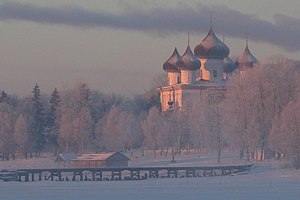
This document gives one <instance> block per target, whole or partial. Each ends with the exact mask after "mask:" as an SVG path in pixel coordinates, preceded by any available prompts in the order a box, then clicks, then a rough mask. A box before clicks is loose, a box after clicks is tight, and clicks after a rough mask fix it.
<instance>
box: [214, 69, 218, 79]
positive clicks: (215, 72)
mask: <svg viewBox="0 0 300 200" xmlns="http://www.w3.org/2000/svg"><path fill="white" fill-rule="evenodd" d="M217 76H218V74H217V70H214V71H213V77H214V78H217Z"/></svg>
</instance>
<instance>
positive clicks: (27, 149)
mask: <svg viewBox="0 0 300 200" xmlns="http://www.w3.org/2000/svg"><path fill="white" fill-rule="evenodd" d="M299 70H300V69H299V64H298V63H297V62H295V61H292V60H289V59H287V58H284V57H274V58H272V59H271V60H270V62H268V63H265V64H259V65H257V66H255V67H253V68H251V69H248V70H244V71H242V72H238V71H236V72H235V73H234V74H233V75H232V76H231V77H230V79H229V81H228V87H227V88H228V89H227V90H226V92H225V93H224V94H223V95H220V94H219V93H216V92H215V91H213V90H211V91H209V92H207V93H206V95H204V96H201V98H199V97H197V98H194V97H187V98H189V100H188V101H186V102H187V104H186V105H184V106H183V108H182V109H180V110H179V109H173V110H172V111H167V112H164V113H162V112H160V105H159V96H158V92H157V91H156V87H157V86H160V85H161V84H162V81H156V85H154V87H153V88H152V89H151V90H149V91H148V92H145V94H142V95H137V96H135V97H133V98H131V99H129V98H125V97H122V96H118V95H107V94H103V93H100V92H98V91H92V90H90V89H89V88H88V86H87V85H86V84H84V83H76V84H75V85H74V86H73V87H71V88H68V89H63V90H57V89H55V90H54V91H53V92H52V94H51V95H41V91H40V88H39V85H38V84H36V85H35V86H34V87H33V91H32V95H31V96H28V97H24V98H20V97H17V96H10V95H8V94H6V93H5V92H4V91H3V92H2V94H1V97H0V138H1V140H0V152H1V153H2V155H3V158H4V159H9V158H10V157H12V158H13V157H14V155H15V154H16V153H19V154H22V155H24V156H25V157H30V156H33V155H36V156H38V155H39V153H40V152H42V151H47V152H49V151H52V152H53V153H55V154H57V153H58V152H82V151H112V150H113V151H119V150H122V151H130V150H132V149H140V150H141V151H142V152H143V150H144V149H149V150H153V155H154V156H155V157H156V154H157V152H160V154H163V153H164V154H168V153H170V154H172V155H173V157H174V156H175V155H176V154H177V153H178V154H180V153H181V151H182V150H183V149H185V150H186V151H189V150H190V149H193V150H196V151H198V152H199V154H201V152H202V151H203V150H205V151H215V152H217V154H218V162H220V160H221V154H222V151H223V150H224V149H225V148H226V149H234V150H238V151H240V155H241V158H247V159H252V158H254V157H256V159H263V155H264V156H268V155H269V156H272V157H274V156H275V154H276V155H277V158H279V159H282V158H286V159H289V160H291V161H292V162H293V164H294V165H295V167H297V168H299V167H300V124H299V120H300V111H299V110H300V109H299V108H300V96H299V91H300V73H299ZM258 152H264V154H259V153H258Z"/></svg>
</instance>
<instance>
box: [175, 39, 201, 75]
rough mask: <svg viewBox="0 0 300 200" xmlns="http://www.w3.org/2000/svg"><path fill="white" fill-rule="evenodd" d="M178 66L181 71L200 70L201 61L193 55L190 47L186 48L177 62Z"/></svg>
mask: <svg viewBox="0 0 300 200" xmlns="http://www.w3.org/2000/svg"><path fill="white" fill-rule="evenodd" d="M177 66H178V67H179V69H180V70H193V71H195V70H197V69H199V68H200V61H199V59H198V58H197V57H196V56H195V55H194V54H193V52H192V50H191V48H190V46H189V45H188V47H187V48H186V50H185V52H184V54H183V55H182V57H181V59H180V60H179V61H178V62H177Z"/></svg>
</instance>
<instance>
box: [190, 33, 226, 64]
mask: <svg viewBox="0 0 300 200" xmlns="http://www.w3.org/2000/svg"><path fill="white" fill-rule="evenodd" d="M229 52H230V50H229V48H228V46H227V45H226V44H224V43H223V42H222V41H221V40H220V39H219V38H218V37H217V36H216V34H215V33H214V31H213V29H212V28H210V30H209V32H208V34H207V35H206V37H205V38H204V39H203V40H202V41H201V43H200V44H198V45H197V46H196V47H195V49H194V53H195V55H196V56H197V57H198V58H221V59H223V58H225V57H227V56H228V55H229Z"/></svg>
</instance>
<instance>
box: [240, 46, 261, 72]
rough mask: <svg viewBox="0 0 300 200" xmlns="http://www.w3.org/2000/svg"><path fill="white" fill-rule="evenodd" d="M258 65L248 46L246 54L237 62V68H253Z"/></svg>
mask: <svg viewBox="0 0 300 200" xmlns="http://www.w3.org/2000/svg"><path fill="white" fill-rule="evenodd" d="M255 63H257V59H256V58H255V56H253V55H252V53H251V52H250V50H249V48H248V45H246V48H245V51H244V53H243V54H242V55H241V56H240V57H239V58H238V60H237V67H243V66H245V67H253V64H255Z"/></svg>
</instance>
